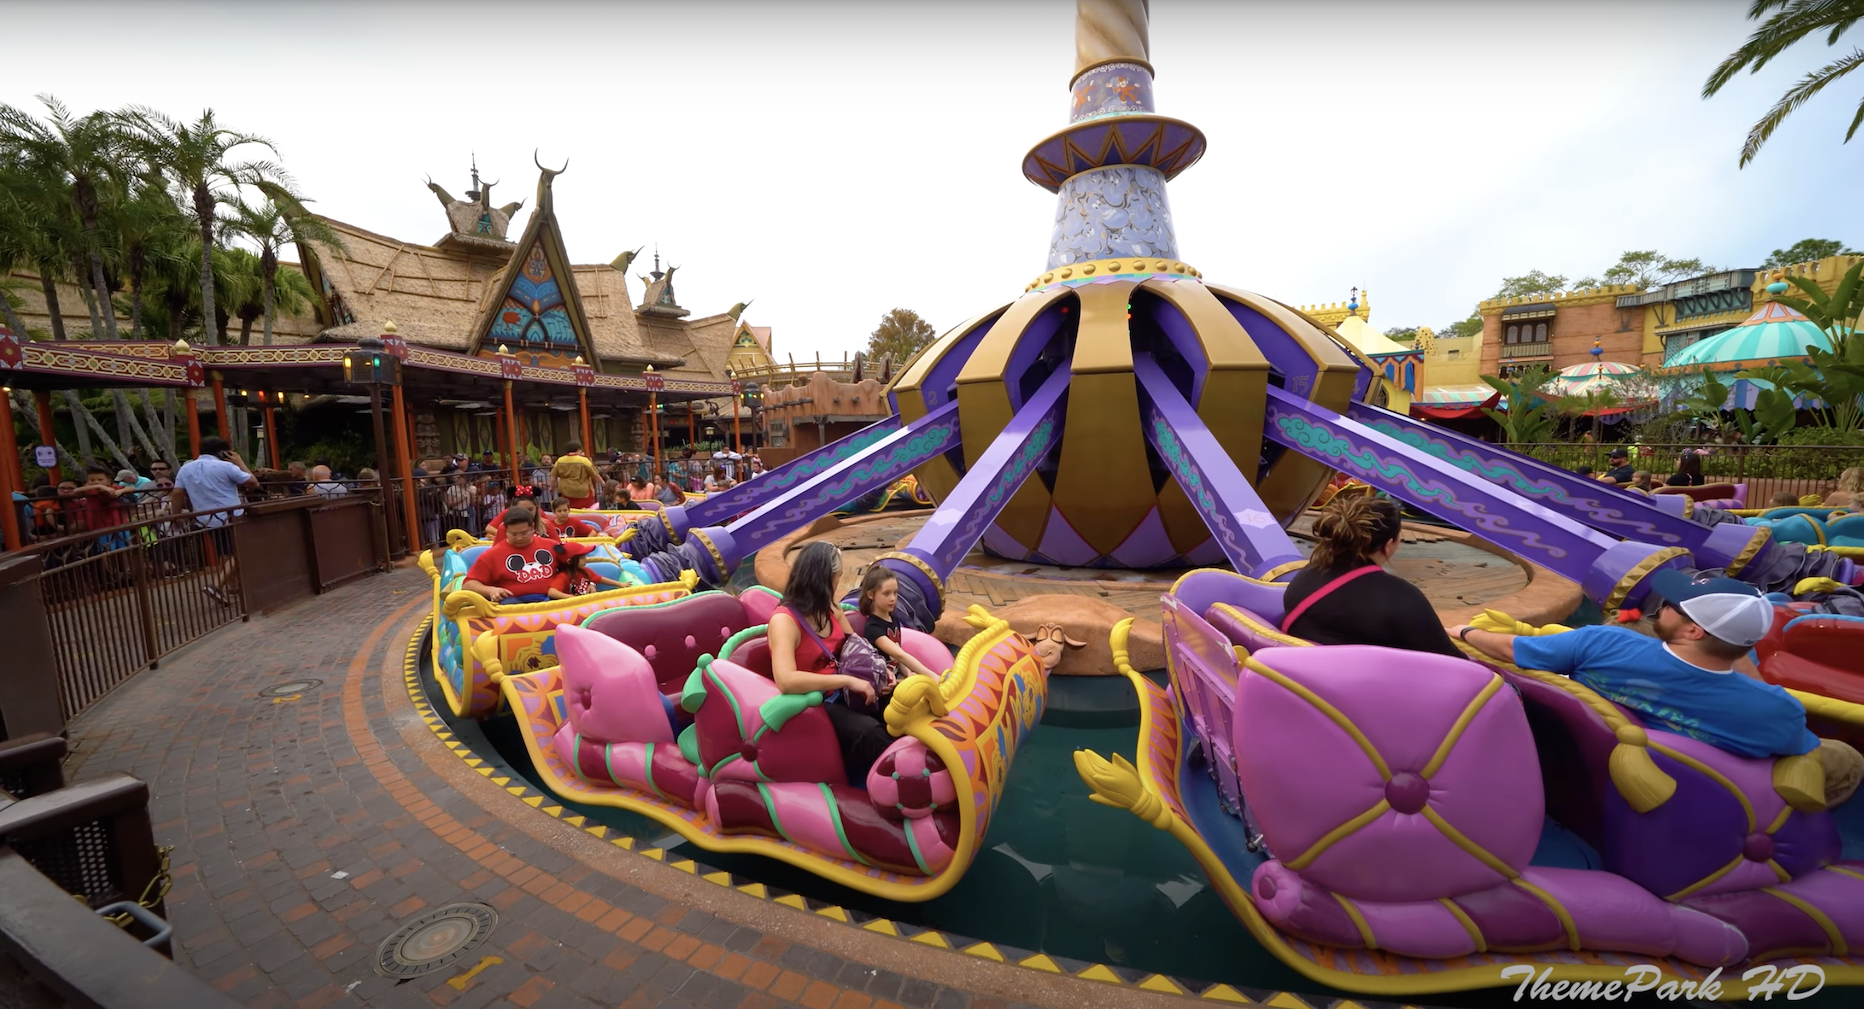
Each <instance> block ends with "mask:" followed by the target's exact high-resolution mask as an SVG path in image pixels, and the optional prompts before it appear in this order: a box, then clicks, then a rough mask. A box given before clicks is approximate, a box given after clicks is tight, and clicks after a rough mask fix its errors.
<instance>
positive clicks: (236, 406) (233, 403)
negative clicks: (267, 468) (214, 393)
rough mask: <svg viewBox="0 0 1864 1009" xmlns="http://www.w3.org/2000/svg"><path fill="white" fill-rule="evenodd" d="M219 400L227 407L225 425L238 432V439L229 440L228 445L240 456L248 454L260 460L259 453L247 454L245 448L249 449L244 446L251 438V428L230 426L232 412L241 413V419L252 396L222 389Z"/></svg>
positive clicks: (243, 425) (241, 390)
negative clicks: (237, 411)
mask: <svg viewBox="0 0 1864 1009" xmlns="http://www.w3.org/2000/svg"><path fill="white" fill-rule="evenodd" d="M220 398H221V401H222V402H224V403H226V406H227V424H228V425H229V429H230V430H235V431H238V432H239V437H238V438H235V439H230V443H231V444H232V446H233V449H234V451H236V452H238V453H239V454H240V455H241V456H245V455H248V454H250V455H251V456H252V457H253V458H254V459H258V458H261V456H260V453H258V452H252V453H248V452H247V451H246V450H247V448H249V447H250V446H248V445H247V444H246V441H247V439H248V438H249V437H251V428H249V427H247V426H246V425H245V424H243V423H242V424H240V425H239V426H238V427H232V426H231V425H232V424H233V411H234V410H239V411H241V417H242V419H243V418H244V416H245V409H246V406H247V405H248V404H249V403H251V402H252V396H251V395H250V394H249V393H247V392H246V390H244V389H222V390H221V393H220Z"/></svg>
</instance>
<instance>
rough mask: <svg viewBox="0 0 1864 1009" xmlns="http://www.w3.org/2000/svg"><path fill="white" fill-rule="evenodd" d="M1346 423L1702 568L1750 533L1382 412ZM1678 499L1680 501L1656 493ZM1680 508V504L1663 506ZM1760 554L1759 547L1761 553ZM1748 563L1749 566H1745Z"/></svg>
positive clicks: (1721, 560)
mask: <svg viewBox="0 0 1864 1009" xmlns="http://www.w3.org/2000/svg"><path fill="white" fill-rule="evenodd" d="M1346 417H1347V419H1349V420H1352V421H1356V422H1358V423H1360V424H1363V425H1365V426H1366V427H1369V428H1371V429H1372V430H1374V431H1378V432H1380V433H1382V434H1386V435H1390V436H1391V437H1393V438H1396V439H1398V440H1399V441H1402V442H1404V443H1405V444H1407V445H1410V446H1412V447H1413V448H1416V449H1419V450H1420V451H1423V452H1428V453H1429V454H1431V455H1433V456H1435V457H1437V458H1439V459H1442V460H1443V461H1445V462H1447V463H1449V464H1450V465H1452V466H1456V467H1458V468H1460V469H1463V470H1466V471H1468V472H1470V473H1472V474H1474V475H1476V476H1478V477H1480V478H1482V479H1484V480H1487V481H1489V482H1490V483H1493V484H1496V485H1497V486H1502V487H1507V488H1510V489H1511V490H1513V491H1515V492H1516V493H1519V494H1521V495H1523V496H1525V497H1528V498H1530V499H1531V500H1533V501H1534V502H1536V503H1538V504H1541V505H1544V506H1545V507H1547V508H1549V509H1551V510H1553V511H1556V512H1559V513H1561V514H1563V515H1565V516H1567V517H1568V518H1570V519H1572V520H1573V521H1575V522H1578V523H1581V524H1583V525H1588V526H1591V527H1592V528H1594V529H1598V530H1599V531H1601V532H1607V533H1611V534H1612V535H1614V536H1621V537H1624V538H1626V539H1638V540H1643V541H1644V542H1646V543H1655V544H1657V545H1659V546H1679V547H1682V548H1683V549H1685V550H1688V551H1690V552H1692V553H1694V554H1695V555H1696V558H1697V561H1698V563H1700V564H1702V565H1704V566H1706V567H1726V566H1728V564H1729V563H1730V562H1732V561H1733V560H1734V559H1735V558H1736V557H1737V556H1738V555H1740V553H1741V552H1742V550H1743V548H1745V547H1747V546H1748V544H1749V543H1750V542H1751V541H1752V540H1753V539H1754V538H1755V535H1756V534H1755V533H1754V531H1753V529H1752V528H1749V529H1745V530H1744V529H1739V528H1736V527H1734V526H1732V525H1729V526H1719V525H1718V526H1703V525H1700V524H1698V523H1696V522H1692V521H1690V520H1689V519H1686V518H1684V517H1683V516H1682V515H1681V514H1672V513H1670V512H1669V511H1666V510H1665V509H1664V508H1663V507H1661V506H1660V505H1659V504H1657V503H1655V502H1656V501H1658V500H1659V499H1655V498H1649V497H1645V496H1644V495H1641V494H1633V493H1631V492H1630V491H1624V490H1620V489H1618V488H1617V487H1613V486H1611V485H1609V484H1604V483H1600V482H1599V481H1597V480H1589V479H1587V478H1585V477H1582V476H1580V475H1579V474H1577V473H1569V472H1567V471H1566V470H1563V469H1560V468H1558V467H1556V466H1549V465H1548V464H1546V463H1543V462H1540V461H1539V460H1536V459H1530V458H1528V457H1527V456H1524V455H1520V454H1517V453H1514V452H1510V451H1508V450H1506V449H1503V448H1499V447H1497V446H1494V445H1490V444H1489V443H1487V442H1485V441H1482V440H1480V439H1477V438H1471V437H1469V436H1468V435H1464V434H1459V433H1457V432H1455V431H1450V430H1448V429H1445V428H1441V427H1437V426H1435V425H1431V424H1424V423H1420V422H1418V421H1415V420H1412V419H1411V418H1409V417H1405V416H1402V415H1400V414H1397V413H1394V412H1392V411H1390V410H1386V409H1383V408H1380V407H1376V406H1370V405H1367V404H1365V403H1354V404H1353V406H1352V408H1351V409H1349V410H1347V411H1346ZM1663 497H1678V498H1680V497H1681V495H1663ZM1663 503H1664V504H1674V506H1675V507H1678V508H1680V507H1681V506H1682V501H1680V500H1679V501H1676V502H1663ZM1765 549H1767V548H1766V547H1762V550H1765ZM1750 563H1751V562H1750Z"/></svg>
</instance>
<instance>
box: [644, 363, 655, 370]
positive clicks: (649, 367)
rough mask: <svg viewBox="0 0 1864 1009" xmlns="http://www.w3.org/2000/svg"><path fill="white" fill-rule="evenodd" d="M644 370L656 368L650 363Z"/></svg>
mask: <svg viewBox="0 0 1864 1009" xmlns="http://www.w3.org/2000/svg"><path fill="white" fill-rule="evenodd" d="M642 370H643V371H653V370H654V366H653V365H651V364H650V365H648V366H647V367H646V368H643V369H642Z"/></svg>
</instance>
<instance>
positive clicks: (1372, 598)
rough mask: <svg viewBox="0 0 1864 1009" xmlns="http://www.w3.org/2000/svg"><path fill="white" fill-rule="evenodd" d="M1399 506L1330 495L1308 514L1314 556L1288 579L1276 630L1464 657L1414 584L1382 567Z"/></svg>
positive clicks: (1397, 525) (1392, 545)
mask: <svg viewBox="0 0 1864 1009" xmlns="http://www.w3.org/2000/svg"><path fill="white" fill-rule="evenodd" d="M1401 528H1402V523H1401V521H1400V519H1399V512H1398V505H1397V504H1396V503H1395V502H1392V501H1390V500H1387V499H1385V498H1379V497H1374V496H1372V495H1369V494H1354V495H1351V496H1345V497H1336V498H1334V499H1333V500H1332V501H1330V502H1328V503H1327V507H1326V508H1324V509H1322V510H1321V513H1320V517H1319V518H1317V519H1315V520H1314V540H1315V543H1314V554H1313V556H1312V557H1310V558H1309V559H1308V562H1307V567H1305V568H1303V569H1301V571H1300V572H1298V573H1297V574H1296V575H1295V576H1294V578H1293V580H1291V581H1290V582H1289V583H1288V592H1287V594H1286V595H1285V596H1284V597H1283V603H1282V605H1283V611H1284V612H1285V613H1287V616H1286V617H1284V618H1283V620H1282V628H1281V629H1282V631H1283V632H1284V633H1287V634H1292V635H1294V636H1295V637H1298V638H1304V639H1306V640H1308V641H1312V642H1314V643H1316V644H1321V645H1384V646H1386V647H1388V648H1405V649H1409V650H1411V651H1414V652H1437V653H1438V654H1441V655H1454V656H1456V657H1458V658H1461V657H1463V653H1462V652H1460V651H1458V650H1457V648H1456V646H1455V645H1454V644H1451V642H1450V636H1449V634H1447V633H1446V632H1445V631H1444V629H1443V623H1442V621H1441V620H1440V619H1439V618H1438V616H1437V611H1436V610H1434V609H1432V608H1431V605H1430V600H1428V599H1425V598H1424V593H1422V592H1420V591H1418V589H1417V586H1415V585H1412V584H1411V583H1410V582H1407V581H1405V580H1404V579H1402V578H1400V577H1398V576H1397V575H1394V574H1392V573H1391V572H1389V571H1387V570H1385V568H1386V565H1388V564H1390V563H1391V559H1392V554H1394V553H1396V552H1397V551H1398V533H1399V531H1400V529H1401Z"/></svg>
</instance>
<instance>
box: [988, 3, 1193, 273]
mask: <svg viewBox="0 0 1864 1009" xmlns="http://www.w3.org/2000/svg"><path fill="white" fill-rule="evenodd" d="M1074 42H1075V73H1074V77H1073V78H1072V79H1071V80H1070V81H1069V90H1070V93H1071V94H1072V96H1073V98H1072V102H1071V106H1070V112H1069V125H1068V126H1067V127H1065V128H1064V129H1062V130H1061V131H1060V132H1059V133H1056V134H1054V135H1053V136H1050V137H1049V138H1048V139H1046V140H1044V141H1042V142H1041V143H1039V144H1037V145H1036V146H1035V147H1034V148H1032V149H1031V150H1030V151H1029V153H1028V154H1027V155H1025V156H1024V157H1023V175H1024V177H1025V178H1027V179H1029V181H1031V182H1033V183H1035V184H1036V185H1038V186H1041V187H1042V188H1044V189H1046V190H1048V191H1050V192H1052V193H1055V194H1056V195H1057V196H1059V197H1060V203H1061V205H1060V206H1059V207H1058V208H1057V210H1056V214H1055V230H1054V232H1053V233H1052V234H1051V235H1050V237H1049V257H1048V266H1049V269H1051V270H1052V269H1055V268H1056V267H1059V266H1066V265H1069V264H1078V263H1087V262H1090V261H1093V260H1098V259H1111V258H1119V257H1128V256H1143V257H1146V258H1154V257H1160V258H1164V259H1176V258H1177V257H1178V239H1177V235H1176V233H1175V232H1174V231H1173V228H1172V220H1171V204H1170V202H1169V201H1167V200H1166V198H1165V183H1166V182H1167V181H1168V180H1170V179H1172V178H1174V177H1176V176H1177V174H1178V173H1179V172H1182V171H1184V170H1185V169H1186V168H1189V167H1190V166H1191V164H1192V163H1193V162H1195V161H1196V160H1197V159H1198V158H1200V157H1202V156H1203V154H1204V146H1205V141H1204V134H1203V133H1202V131H1200V130H1198V128H1197V127H1195V126H1192V125H1190V124H1188V123H1184V122H1181V121H1179V120H1176V119H1167V118H1165V117H1163V116H1160V115H1158V114H1157V113H1156V112H1155V111H1154V106H1153V102H1152V77H1153V71H1152V64H1151V62H1150V51H1149V49H1150V38H1149V29H1148V26H1147V5H1146V0H1076V8H1075V31H1074Z"/></svg>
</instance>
